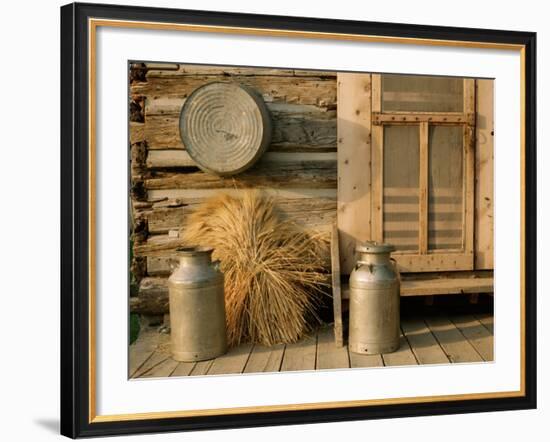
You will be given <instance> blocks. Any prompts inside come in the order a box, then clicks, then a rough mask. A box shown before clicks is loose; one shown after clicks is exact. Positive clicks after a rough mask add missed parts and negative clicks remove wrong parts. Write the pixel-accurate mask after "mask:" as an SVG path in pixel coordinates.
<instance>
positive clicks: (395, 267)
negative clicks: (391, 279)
mask: <svg viewBox="0 0 550 442" xmlns="http://www.w3.org/2000/svg"><path fill="white" fill-rule="evenodd" d="M390 261H391V262H392V264H393V269H394V270H395V273H396V274H397V280H398V281H399V285H401V273H400V272H399V268H398V267H397V261H396V260H395V259H394V258H390Z"/></svg>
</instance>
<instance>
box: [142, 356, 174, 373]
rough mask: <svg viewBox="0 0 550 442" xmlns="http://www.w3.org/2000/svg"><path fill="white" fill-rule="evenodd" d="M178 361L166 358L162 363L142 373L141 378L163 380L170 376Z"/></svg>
mask: <svg viewBox="0 0 550 442" xmlns="http://www.w3.org/2000/svg"><path fill="white" fill-rule="evenodd" d="M177 365H178V361H174V360H173V359H172V358H171V357H168V358H166V359H165V360H164V361H163V362H161V363H160V364H158V365H156V366H155V367H153V368H152V369H151V370H149V371H147V372H145V373H143V375H141V377H142V378H164V377H168V376H170V375H171V374H172V372H173V371H174V369H175V368H176V367H177Z"/></svg>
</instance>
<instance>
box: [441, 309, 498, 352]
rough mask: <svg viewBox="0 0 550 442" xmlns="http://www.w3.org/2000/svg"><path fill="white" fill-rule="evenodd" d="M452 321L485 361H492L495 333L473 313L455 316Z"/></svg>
mask: <svg viewBox="0 0 550 442" xmlns="http://www.w3.org/2000/svg"><path fill="white" fill-rule="evenodd" d="M451 321H452V322H453V323H454V325H455V326H456V327H457V328H458V329H459V330H460V331H461V332H462V334H463V335H464V336H466V339H468V341H470V344H472V346H473V347H474V348H475V349H476V350H477V352H478V353H479V354H480V355H481V357H482V358H483V359H484V360H485V361H492V360H493V359H494V356H493V335H492V334H491V332H489V330H488V329H487V328H485V327H484V326H483V325H482V324H481V322H479V321H478V320H477V319H476V318H474V317H473V316H472V315H464V316H453V317H451Z"/></svg>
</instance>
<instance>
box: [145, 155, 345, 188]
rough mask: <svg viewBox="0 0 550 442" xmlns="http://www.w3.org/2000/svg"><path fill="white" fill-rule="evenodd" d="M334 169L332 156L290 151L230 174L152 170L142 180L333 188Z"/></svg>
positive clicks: (152, 184) (150, 183) (149, 184)
mask: <svg viewBox="0 0 550 442" xmlns="http://www.w3.org/2000/svg"><path fill="white" fill-rule="evenodd" d="M336 182H337V173H336V161H335V160H325V159H322V160H312V161H300V160H298V161H295V160H294V159H293V156H292V155H288V156H285V157H284V158H283V159H282V160H276V161H274V160H273V156H269V155H268V156H266V157H265V158H262V159H261V160H260V161H259V162H258V163H257V164H256V165H254V166H253V167H252V168H250V169H249V170H247V171H245V172H243V173H241V174H239V175H236V176H232V177H219V176H217V175H213V174H208V173H204V172H201V171H197V172H190V173H180V172H169V171H157V172H153V177H152V178H149V179H146V180H145V183H144V184H145V188H146V189H148V190H158V189H217V188H224V187H233V188H253V187H272V188H285V187H304V188H329V189H330V188H334V189H336Z"/></svg>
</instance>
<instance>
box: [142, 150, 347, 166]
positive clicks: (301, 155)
mask: <svg viewBox="0 0 550 442" xmlns="http://www.w3.org/2000/svg"><path fill="white" fill-rule="evenodd" d="M262 161H265V162H270V163H271V162H284V163H297V162H300V163H307V162H311V161H336V152H266V153H265V154H264V155H263V156H262ZM147 167H148V168H150V169H169V168H178V167H184V168H185V167H197V165H196V163H195V161H194V160H193V159H192V158H191V157H190V156H189V153H187V151H185V150H183V149H166V150H150V151H148V153H147Z"/></svg>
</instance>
